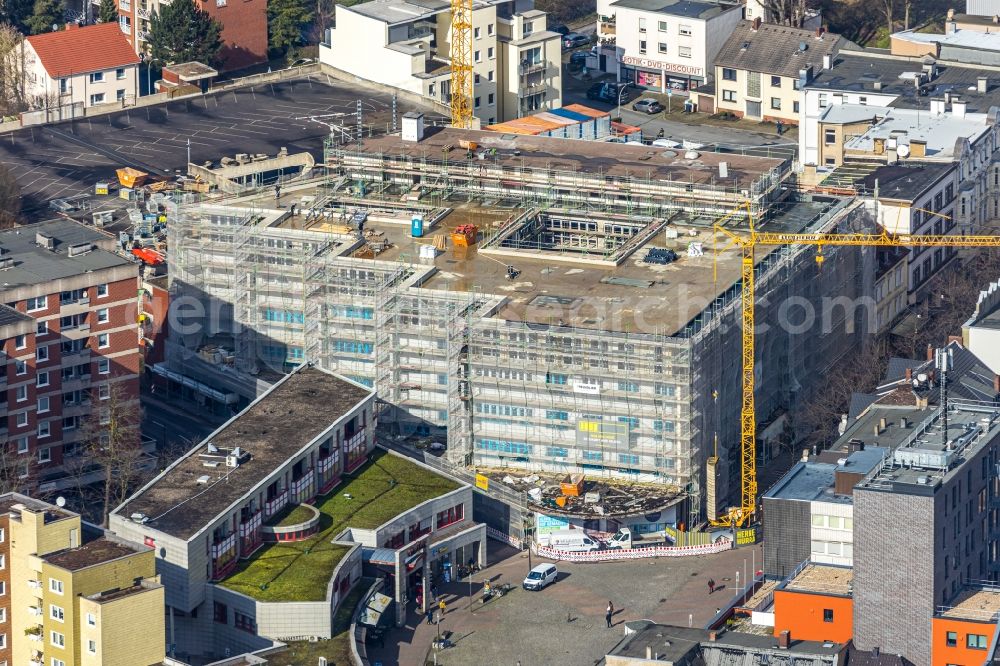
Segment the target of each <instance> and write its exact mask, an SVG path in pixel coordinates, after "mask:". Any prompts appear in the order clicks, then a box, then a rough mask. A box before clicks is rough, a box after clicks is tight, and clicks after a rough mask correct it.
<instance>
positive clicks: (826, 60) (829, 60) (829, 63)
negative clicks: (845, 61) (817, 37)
mask: <svg viewBox="0 0 1000 666" xmlns="http://www.w3.org/2000/svg"><path fill="white" fill-rule="evenodd" d="M831 67H833V55H831V54H829V53H827V54H826V55H824V56H823V69H830V68H831Z"/></svg>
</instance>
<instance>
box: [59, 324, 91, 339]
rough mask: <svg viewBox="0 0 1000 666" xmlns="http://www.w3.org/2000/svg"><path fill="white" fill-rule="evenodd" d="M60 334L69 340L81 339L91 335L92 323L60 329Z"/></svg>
mask: <svg viewBox="0 0 1000 666" xmlns="http://www.w3.org/2000/svg"><path fill="white" fill-rule="evenodd" d="M59 334H60V335H62V337H64V338H66V339H67V340H79V339H80V338H86V337H89V336H90V324H80V325H79V326H71V327H69V328H64V329H62V330H60V331H59Z"/></svg>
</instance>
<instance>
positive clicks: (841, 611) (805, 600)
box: [772, 562, 854, 644]
mask: <svg viewBox="0 0 1000 666" xmlns="http://www.w3.org/2000/svg"><path fill="white" fill-rule="evenodd" d="M853 574H854V571H853V569H851V567H850V566H843V565H840V566H838V565H833V564H818V563H814V562H804V563H803V564H802V565H800V566H799V567H798V568H797V569H796V570H795V571H793V572H792V574H791V575H790V576H788V577H787V578H786V579H785V580H783V581H782V582H781V583H780V584H779V585H778V586H777V587H776V588H775V589H774V592H773V594H774V608H773V611H772V612H773V613H774V635H775V636H776V637H780V636H781V635H782V633H783V632H787V634H788V635H790V636H793V637H795V638H796V639H798V640H804V641H816V642H819V643H839V644H844V643H847V642H849V641H850V640H851V638H852V637H853V636H854V604H853V600H852V581H851V579H852V577H853Z"/></svg>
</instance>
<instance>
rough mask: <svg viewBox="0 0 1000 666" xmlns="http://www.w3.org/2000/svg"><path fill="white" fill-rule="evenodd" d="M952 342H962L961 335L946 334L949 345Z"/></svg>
mask: <svg viewBox="0 0 1000 666" xmlns="http://www.w3.org/2000/svg"><path fill="white" fill-rule="evenodd" d="M953 342H957V343H958V344H962V336H961V335H949V336H948V344H949V345H950V344H951V343H953Z"/></svg>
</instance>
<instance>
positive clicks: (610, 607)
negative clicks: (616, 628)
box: [604, 601, 615, 628]
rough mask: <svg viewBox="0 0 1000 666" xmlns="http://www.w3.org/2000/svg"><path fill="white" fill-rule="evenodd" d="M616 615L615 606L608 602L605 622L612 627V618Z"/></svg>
mask: <svg viewBox="0 0 1000 666" xmlns="http://www.w3.org/2000/svg"><path fill="white" fill-rule="evenodd" d="M614 614H615V605H614V604H613V603H611V602H610V601H608V609H607V610H606V611H605V612H604V621H605V622H607V624H608V627H609V628H610V627H611V616H612V615H614Z"/></svg>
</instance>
